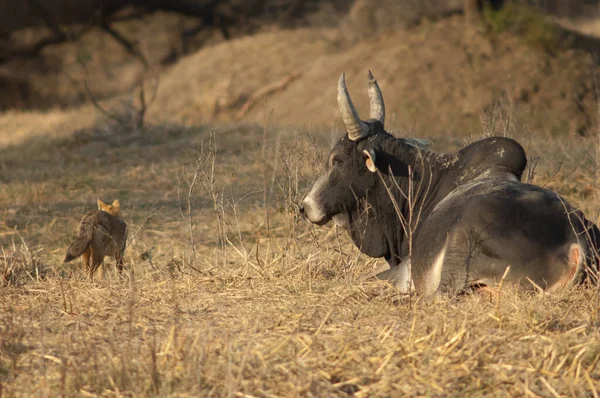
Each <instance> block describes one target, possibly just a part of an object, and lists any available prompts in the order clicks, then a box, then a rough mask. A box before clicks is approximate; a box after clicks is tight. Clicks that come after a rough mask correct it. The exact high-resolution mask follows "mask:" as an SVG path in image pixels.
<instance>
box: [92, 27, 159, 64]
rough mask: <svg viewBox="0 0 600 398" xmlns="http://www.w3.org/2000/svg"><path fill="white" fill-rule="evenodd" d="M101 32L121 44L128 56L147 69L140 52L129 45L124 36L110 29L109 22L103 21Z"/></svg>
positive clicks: (144, 59) (146, 62)
mask: <svg viewBox="0 0 600 398" xmlns="http://www.w3.org/2000/svg"><path fill="white" fill-rule="evenodd" d="M102 30H104V31H105V32H106V33H108V34H109V35H110V36H111V37H112V38H113V39H115V40H116V41H117V42H118V43H119V44H121V45H122V46H123V47H124V48H125V50H126V51H127V52H128V53H129V54H131V55H133V56H134V57H136V58H137V59H139V60H140V62H142V63H143V64H144V67H145V68H148V67H149V64H148V60H147V59H146V57H144V55H143V54H142V53H141V51H139V50H138V49H137V48H136V47H135V46H134V45H133V44H131V43H130V42H129V40H127V39H126V38H125V36H123V35H122V34H120V33H119V32H117V31H116V30H114V29H113V28H111V26H110V23H109V22H107V21H105V22H103V23H102Z"/></svg>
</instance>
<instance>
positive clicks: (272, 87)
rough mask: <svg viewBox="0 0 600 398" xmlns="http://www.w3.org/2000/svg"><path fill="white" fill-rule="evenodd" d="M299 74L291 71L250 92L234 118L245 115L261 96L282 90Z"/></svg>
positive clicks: (238, 118)
mask: <svg viewBox="0 0 600 398" xmlns="http://www.w3.org/2000/svg"><path fill="white" fill-rule="evenodd" d="M300 75H301V73H300V72H294V73H292V74H290V75H287V76H286V77H284V78H283V79H280V80H278V81H276V82H273V83H271V84H268V85H266V86H264V87H262V88H260V89H259V90H257V91H255V92H254V94H252V95H251V96H250V98H248V100H247V101H246V103H245V104H244V105H243V106H242V108H241V109H240V110H239V112H238V113H237V115H236V119H237V120H240V119H241V118H243V117H244V116H246V114H247V113H248V112H249V111H250V108H252V106H253V105H254V103H255V102H256V101H257V100H259V99H261V98H264V97H267V96H269V95H271V94H273V93H274V92H276V91H279V90H283V89H284V88H286V87H287V85H288V84H290V83H291V82H292V81H294V80H296V79H297V78H298V77H300Z"/></svg>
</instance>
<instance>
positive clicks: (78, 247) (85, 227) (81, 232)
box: [64, 210, 98, 263]
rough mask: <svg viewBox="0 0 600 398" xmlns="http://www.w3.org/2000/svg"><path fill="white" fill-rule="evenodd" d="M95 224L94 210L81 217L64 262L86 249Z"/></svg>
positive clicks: (96, 220) (96, 218)
mask: <svg viewBox="0 0 600 398" xmlns="http://www.w3.org/2000/svg"><path fill="white" fill-rule="evenodd" d="M97 225H98V217H97V216H96V211H95V210H94V211H90V212H88V213H87V214H86V215H84V216H83V217H82V219H81V221H79V226H78V227H77V237H76V238H75V240H74V241H73V243H71V245H70V246H69V248H68V249H67V255H66V256H65V260H64V262H65V263H68V262H69V261H72V260H74V259H76V258H77V257H79V256H81V255H82V254H83V252H85V251H86V250H87V249H88V247H89V246H90V243H92V239H93V237H94V229H95V228H96V226H97Z"/></svg>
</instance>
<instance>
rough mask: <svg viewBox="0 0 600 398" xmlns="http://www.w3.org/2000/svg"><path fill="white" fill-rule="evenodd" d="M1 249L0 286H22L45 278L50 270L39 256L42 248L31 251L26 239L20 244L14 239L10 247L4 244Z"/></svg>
mask: <svg viewBox="0 0 600 398" xmlns="http://www.w3.org/2000/svg"><path fill="white" fill-rule="evenodd" d="M0 250H1V251H0V286H20V285H22V284H24V283H25V282H27V281H29V280H38V279H40V278H43V277H45V275H46V274H47V272H48V269H47V267H46V266H45V264H44V263H43V262H42V261H41V260H40V259H39V258H38V255H39V253H40V251H41V249H38V250H37V251H35V252H31V251H30V249H29V247H28V246H27V245H26V244H25V242H24V241H23V242H22V243H21V244H19V245H17V244H16V243H15V242H14V241H13V243H12V246H11V247H10V249H8V250H7V249H5V248H4V246H2V247H0Z"/></svg>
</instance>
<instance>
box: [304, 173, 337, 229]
mask: <svg viewBox="0 0 600 398" xmlns="http://www.w3.org/2000/svg"><path fill="white" fill-rule="evenodd" d="M329 173H330V171H329V172H327V173H325V174H323V175H321V176H320V177H319V178H318V179H317V181H316V182H315V183H314V185H313V187H312V189H311V190H310V192H309V193H308V195H306V197H305V198H304V200H303V201H302V203H303V205H304V212H305V214H306V217H307V218H308V219H309V220H310V221H311V222H313V223H314V222H317V223H318V222H320V221H321V220H323V219H324V218H325V217H326V214H325V210H324V209H323V208H322V206H321V204H320V203H319V201H318V198H319V196H320V194H321V191H322V190H323V189H324V188H325V183H326V182H327V180H328V178H329Z"/></svg>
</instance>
